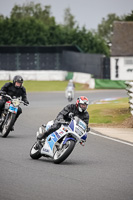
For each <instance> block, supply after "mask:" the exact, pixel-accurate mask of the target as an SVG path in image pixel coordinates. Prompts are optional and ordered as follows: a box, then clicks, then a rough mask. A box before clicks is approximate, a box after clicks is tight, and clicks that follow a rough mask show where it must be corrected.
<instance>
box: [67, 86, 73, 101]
mask: <svg viewBox="0 0 133 200" xmlns="http://www.w3.org/2000/svg"><path fill="white" fill-rule="evenodd" d="M65 94H66V98H67V99H68V101H69V102H70V101H72V100H73V99H74V88H73V87H68V88H66V91H65Z"/></svg>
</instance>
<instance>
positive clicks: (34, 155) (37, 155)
mask: <svg viewBox="0 0 133 200" xmlns="http://www.w3.org/2000/svg"><path fill="white" fill-rule="evenodd" d="M36 145H37V142H35V144H33V146H32V147H31V150H30V157H31V158H32V159H39V158H41V153H40V151H39V148H38V149H37V148H36Z"/></svg>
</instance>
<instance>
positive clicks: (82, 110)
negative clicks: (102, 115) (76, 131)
mask: <svg viewBox="0 0 133 200" xmlns="http://www.w3.org/2000/svg"><path fill="white" fill-rule="evenodd" d="M88 104H89V101H88V98H87V97H85V96H80V97H78V98H77V101H76V104H69V105H67V106H66V107H64V108H63V110H62V111H61V112H59V114H58V115H57V117H56V119H55V120H54V124H53V125H52V126H51V127H50V128H49V129H48V130H47V131H41V133H40V134H39V135H38V136H37V139H38V140H39V141H40V140H42V139H45V138H46V137H47V136H48V135H50V134H51V133H53V132H54V131H56V130H57V129H59V128H60V127H61V122H62V121H67V122H70V120H71V117H72V116H77V117H79V118H80V119H82V120H83V121H84V122H85V123H86V125H87V131H89V128H88V123H89V113H88V112H87V107H88Z"/></svg>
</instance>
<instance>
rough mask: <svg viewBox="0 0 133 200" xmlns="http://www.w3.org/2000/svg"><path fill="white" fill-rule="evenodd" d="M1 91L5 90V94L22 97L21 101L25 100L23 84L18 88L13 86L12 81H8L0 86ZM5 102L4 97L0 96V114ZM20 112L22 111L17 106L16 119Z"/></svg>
mask: <svg viewBox="0 0 133 200" xmlns="http://www.w3.org/2000/svg"><path fill="white" fill-rule="evenodd" d="M1 91H5V92H6V94H8V95H10V96H11V97H13V96H15V97H22V101H24V102H27V96H26V89H25V88H24V87H23V86H22V87H20V88H17V87H15V85H14V84H13V83H11V82H9V83H5V85H4V86H3V87H2V88H1ZM1 91H0V92H1ZM5 102H6V98H4V97H2V99H0V114H1V111H2V109H3V107H4V104H5ZM21 113H22V109H21V108H20V107H19V108H18V112H17V115H16V119H17V118H18V116H19V115H20V114H21Z"/></svg>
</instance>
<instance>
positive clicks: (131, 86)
mask: <svg viewBox="0 0 133 200" xmlns="http://www.w3.org/2000/svg"><path fill="white" fill-rule="evenodd" d="M125 84H126V85H127V88H126V90H127V94H128V96H129V104H130V105H129V109H130V112H131V114H132V115H133V81H131V82H130V81H126V82H125Z"/></svg>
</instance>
